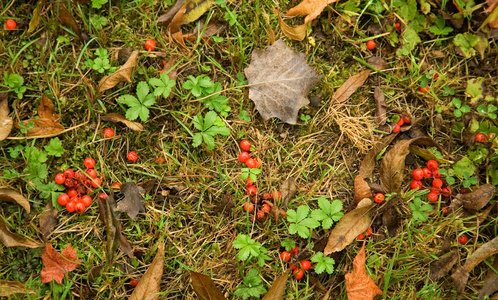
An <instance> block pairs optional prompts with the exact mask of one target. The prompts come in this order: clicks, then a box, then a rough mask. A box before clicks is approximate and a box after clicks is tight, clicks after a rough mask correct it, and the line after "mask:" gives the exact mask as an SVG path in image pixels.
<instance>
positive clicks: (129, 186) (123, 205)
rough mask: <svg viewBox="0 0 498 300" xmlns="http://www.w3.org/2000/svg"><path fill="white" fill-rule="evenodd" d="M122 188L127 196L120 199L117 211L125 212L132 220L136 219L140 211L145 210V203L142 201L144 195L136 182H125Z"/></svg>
mask: <svg viewBox="0 0 498 300" xmlns="http://www.w3.org/2000/svg"><path fill="white" fill-rule="evenodd" d="M120 190H121V193H123V195H125V197H124V199H123V200H121V201H119V203H118V206H117V207H116V211H120V212H124V213H126V214H127V215H128V216H129V217H130V218H131V219H132V220H135V219H136V218H137V215H138V213H139V212H144V211H145V205H144V203H143V202H142V199H143V197H142V195H141V194H140V191H139V189H138V187H137V185H136V183H134V182H125V183H124V184H122V185H121V188H120Z"/></svg>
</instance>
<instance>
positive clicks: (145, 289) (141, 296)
mask: <svg viewBox="0 0 498 300" xmlns="http://www.w3.org/2000/svg"><path fill="white" fill-rule="evenodd" d="M163 267H164V243H162V242H159V246H158V247H157V254H156V256H155V257H154V260H153V261H152V263H151V264H150V266H149V268H148V269H147V272H145V274H144V276H143V277H142V278H141V279H140V281H139V282H138V285H137V286H136V287H135V290H134V291H133V293H132V294H131V296H130V298H128V300H157V299H159V288H160V283H161V277H162V276H163Z"/></svg>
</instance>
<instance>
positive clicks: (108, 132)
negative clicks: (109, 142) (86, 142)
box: [104, 128, 114, 138]
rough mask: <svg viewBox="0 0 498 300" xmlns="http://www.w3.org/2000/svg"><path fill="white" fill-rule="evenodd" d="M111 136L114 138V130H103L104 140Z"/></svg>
mask: <svg viewBox="0 0 498 300" xmlns="http://www.w3.org/2000/svg"><path fill="white" fill-rule="evenodd" d="M113 136H114V129H112V128H106V129H104V137H105V138H112V137H113Z"/></svg>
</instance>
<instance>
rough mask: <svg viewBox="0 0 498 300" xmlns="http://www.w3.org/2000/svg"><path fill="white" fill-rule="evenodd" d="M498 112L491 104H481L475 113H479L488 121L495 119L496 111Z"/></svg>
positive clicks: (497, 108)
mask: <svg viewBox="0 0 498 300" xmlns="http://www.w3.org/2000/svg"><path fill="white" fill-rule="evenodd" d="M497 110H498V107H496V106H494V105H493V104H488V105H487V106H486V104H481V105H479V106H478V107H477V112H478V113H480V114H481V115H484V116H487V117H488V118H490V119H493V120H494V119H496V111H497Z"/></svg>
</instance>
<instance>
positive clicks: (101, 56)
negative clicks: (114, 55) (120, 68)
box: [84, 48, 117, 74]
mask: <svg viewBox="0 0 498 300" xmlns="http://www.w3.org/2000/svg"><path fill="white" fill-rule="evenodd" d="M94 55H95V56H96V57H95V59H93V60H92V59H90V58H87V60H86V61H85V65H84V67H85V68H90V69H93V70H95V71H97V72H99V73H101V74H102V73H104V72H105V71H106V70H109V73H114V72H115V71H116V70H117V67H112V66H111V62H110V61H109V58H108V55H107V50H106V49H104V48H98V49H97V50H95V53H94Z"/></svg>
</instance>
